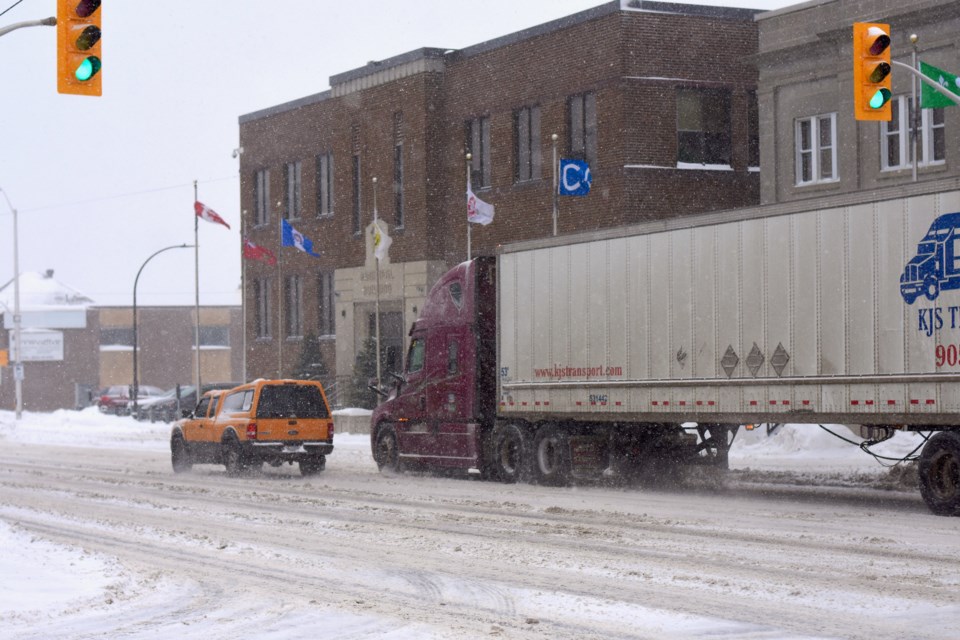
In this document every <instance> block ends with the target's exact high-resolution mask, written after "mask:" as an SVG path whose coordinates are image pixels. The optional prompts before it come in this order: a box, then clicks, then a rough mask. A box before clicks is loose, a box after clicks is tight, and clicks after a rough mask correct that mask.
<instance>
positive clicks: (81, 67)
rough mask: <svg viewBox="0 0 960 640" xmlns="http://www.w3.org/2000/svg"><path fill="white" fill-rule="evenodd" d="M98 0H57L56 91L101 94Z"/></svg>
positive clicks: (89, 94) (75, 93) (84, 94)
mask: <svg viewBox="0 0 960 640" xmlns="http://www.w3.org/2000/svg"><path fill="white" fill-rule="evenodd" d="M100 18H101V11H100V0H57V91H59V92H60V93H69V94H73V95H82V96H99V95H101V78H102V76H101V75H100V67H101V66H102V62H101V59H100Z"/></svg>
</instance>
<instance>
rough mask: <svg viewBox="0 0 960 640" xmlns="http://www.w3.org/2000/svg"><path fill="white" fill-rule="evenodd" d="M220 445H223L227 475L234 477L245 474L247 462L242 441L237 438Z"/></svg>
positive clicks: (222, 454)
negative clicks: (244, 457)
mask: <svg viewBox="0 0 960 640" xmlns="http://www.w3.org/2000/svg"><path fill="white" fill-rule="evenodd" d="M220 446H221V447H222V453H221V456H222V457H223V466H225V467H226V468H227V475H228V476H231V477H234V478H235V477H237V476H241V475H243V474H244V472H246V470H247V463H246V461H245V460H244V459H243V449H242V448H241V447H240V443H239V442H237V441H236V440H227V441H226V442H224V443H223V444H221V445H220Z"/></svg>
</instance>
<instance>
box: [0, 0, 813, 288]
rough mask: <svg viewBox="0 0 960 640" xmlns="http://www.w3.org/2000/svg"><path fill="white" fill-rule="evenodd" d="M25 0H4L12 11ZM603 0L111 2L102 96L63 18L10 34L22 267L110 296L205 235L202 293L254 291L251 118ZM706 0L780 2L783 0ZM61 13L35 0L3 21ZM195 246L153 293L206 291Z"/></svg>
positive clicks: (3, 103) (2, 103) (50, 0)
mask: <svg viewBox="0 0 960 640" xmlns="http://www.w3.org/2000/svg"><path fill="white" fill-rule="evenodd" d="M15 2H16V0H0V11H3V10H5V9H7V8H8V7H10V6H11V5H14V3H15ZM600 4H603V2H601V1H600V0H549V1H548V0H541V1H537V2H529V1H524V2H518V1H517V0H486V2H484V3H482V4H478V3H476V2H468V1H466V0H417V1H415V2H396V1H392V0H367V1H366V2H363V3H348V2H343V1H342V0H337V1H331V0H271V1H270V2H251V1H249V0H248V1H244V0H234V1H231V2H223V0H164V1H163V2H131V1H127V2H116V1H114V0H105V1H104V3H103V5H104V6H103V7H102V8H101V11H103V12H104V14H103V33H104V36H103V40H102V47H103V54H102V58H103V70H102V71H101V73H102V74H103V97H100V98H91V97H85V96H67V95H60V94H58V93H57V90H56V29H55V28H53V27H30V28H24V29H18V30H16V31H13V32H10V33H8V34H6V35H4V36H2V37H0V77H2V78H3V85H2V89H0V189H2V190H3V191H4V192H5V193H6V194H7V196H8V197H9V199H10V201H11V203H12V205H13V206H14V207H16V208H17V210H18V212H19V216H18V219H19V234H18V236H19V254H20V270H21V272H23V271H45V270H46V269H54V271H55V277H56V278H58V279H59V280H61V281H62V282H64V283H65V284H67V285H69V286H72V287H74V288H76V289H78V290H79V291H81V292H83V293H85V294H86V295H88V296H90V297H91V298H93V299H94V300H95V301H96V302H97V303H98V304H101V305H130V304H131V303H132V295H133V281H134V277H135V276H136V273H137V270H138V269H140V267H141V265H142V264H143V262H144V260H146V259H147V258H148V257H149V256H150V254H152V253H153V252H154V251H157V250H159V249H162V248H164V247H166V246H170V245H177V244H182V243H188V244H190V243H192V242H193V219H194V215H193V206H192V205H193V181H194V180H198V181H199V186H198V189H199V196H198V197H199V200H200V201H201V202H203V203H205V204H206V205H208V206H209V207H211V208H213V209H214V210H215V211H217V212H218V213H219V214H220V215H221V216H222V217H223V218H224V219H226V220H227V222H228V223H230V225H231V227H232V229H231V230H229V231H228V230H227V229H225V228H223V227H221V226H218V225H212V224H209V223H206V222H203V221H200V302H201V304H239V295H238V287H239V285H240V253H239V248H240V236H239V233H240V231H239V227H240V210H239V209H240V194H239V181H238V175H237V171H238V167H239V164H238V161H237V160H235V159H233V158H232V157H231V154H232V151H233V149H234V148H235V147H237V146H238V145H239V143H238V140H239V134H238V124H237V118H238V117H239V116H240V115H242V114H246V113H250V112H252V111H257V110H259V109H263V108H266V107H270V106H273V105H276V104H280V103H283V102H287V101H290V100H295V99H297V98H301V97H303V96H307V95H312V94H315V93H318V92H320V91H324V90H326V89H328V88H329V86H330V85H329V78H330V76H331V75H335V74H338V73H342V72H345V71H349V70H351V69H355V68H358V67H361V66H363V65H364V64H366V63H367V62H368V61H370V60H379V59H384V58H388V57H391V56H395V55H398V54H401V53H405V52H407V51H411V50H413V49H418V48H420V47H438V48H440V47H442V48H452V49H460V48H464V47H467V46H470V45H473V44H477V43H480V42H484V41H486V40H490V39H492V38H496V37H499V36H503V35H507V34H509V33H513V32H515V31H519V30H521V29H525V28H529V27H533V26H536V25H538V24H542V23H544V22H548V21H550V20H554V19H557V18H560V17H563V16H566V15H570V14H572V13H576V12H578V11H582V10H584V9H589V8H591V7H595V6H598V5H600ZM696 4H709V5H724V4H726V5H734V6H747V7H752V8H758V9H775V8H780V7H784V6H788V5H790V4H794V3H792V2H785V1H780V0H758V1H756V2H750V1H749V0H730V1H729V2H722V1H721V2H714V1H710V0H704V1H702V2H698V3H696ZM53 15H56V2H55V0H24V1H23V2H21V3H20V4H19V5H16V6H15V7H13V8H12V9H11V10H10V11H9V12H8V13H6V14H5V15H3V16H2V17H0V27H3V26H8V25H11V24H14V23H18V22H24V21H27V20H36V19H40V18H45V17H48V16H53ZM12 236H13V216H12V215H11V213H10V211H9V210H8V208H7V204H6V201H5V200H4V199H3V198H2V197H0V286H2V284H4V283H6V282H8V281H9V280H10V279H11V278H12V277H13V272H14V268H13V241H12ZM193 282H194V255H193V250H173V251H167V252H165V253H163V254H161V255H159V256H157V257H156V258H154V259H153V260H151V261H150V263H149V265H148V266H147V267H146V268H145V269H144V271H143V274H142V275H141V277H140V281H139V285H138V288H137V302H138V304H140V305H151V304H186V305H189V304H193V299H194V293H193V292H194V286H193Z"/></svg>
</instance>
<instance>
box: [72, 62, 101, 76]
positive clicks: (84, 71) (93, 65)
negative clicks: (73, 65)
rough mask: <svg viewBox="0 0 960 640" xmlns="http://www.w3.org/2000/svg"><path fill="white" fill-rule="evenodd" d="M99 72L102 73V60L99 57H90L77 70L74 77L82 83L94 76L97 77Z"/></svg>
mask: <svg viewBox="0 0 960 640" xmlns="http://www.w3.org/2000/svg"><path fill="white" fill-rule="evenodd" d="M98 71H100V58H98V57H97V56H89V57H87V58H84V60H83V62H81V63H80V66H79V67H77V70H76V71H74V73H73V75H74V76H75V77H76V78H77V80H79V81H80V82H86V81H87V80H89V79H90V78H92V77H93V76H95V75H97V72H98Z"/></svg>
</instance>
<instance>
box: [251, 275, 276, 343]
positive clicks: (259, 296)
mask: <svg viewBox="0 0 960 640" xmlns="http://www.w3.org/2000/svg"><path fill="white" fill-rule="evenodd" d="M270 293H271V292H270V279H269V278H258V279H256V280H254V281H253V297H254V300H255V303H256V306H255V307H254V314H253V325H254V333H255V335H256V337H257V338H269V337H270V336H271V335H272V333H271V331H270V321H271V317H272V316H271V313H270V312H271V307H270V299H271V298H270Z"/></svg>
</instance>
